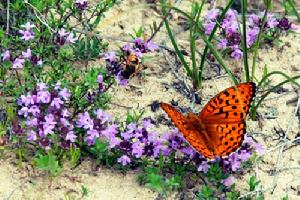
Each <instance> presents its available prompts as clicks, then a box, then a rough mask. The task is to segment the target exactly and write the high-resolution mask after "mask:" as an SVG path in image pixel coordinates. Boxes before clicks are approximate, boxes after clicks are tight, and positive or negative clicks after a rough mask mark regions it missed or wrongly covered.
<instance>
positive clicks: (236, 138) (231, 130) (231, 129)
mask: <svg viewBox="0 0 300 200" xmlns="http://www.w3.org/2000/svg"><path fill="white" fill-rule="evenodd" d="M205 129H206V131H207V132H208V134H209V136H210V138H211V142H212V143H213V144H215V146H214V154H215V155H216V156H227V155H229V154H230V153H231V152H234V151H236V150H237V149H238V148H239V147H240V146H241V144H242V142H243V140H244V135H245V132H246V124H245V122H237V123H229V124H228V123H227V124H218V123H216V124H206V125H205Z"/></svg>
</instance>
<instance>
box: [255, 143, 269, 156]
mask: <svg viewBox="0 0 300 200" xmlns="http://www.w3.org/2000/svg"><path fill="white" fill-rule="evenodd" d="M254 149H255V151H256V153H257V154H258V155H263V154H264V153H265V152H266V149H265V148H264V147H263V146H262V145H261V144H260V143H256V144H255V146H254Z"/></svg>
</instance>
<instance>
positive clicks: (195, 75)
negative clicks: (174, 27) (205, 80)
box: [170, 0, 204, 89]
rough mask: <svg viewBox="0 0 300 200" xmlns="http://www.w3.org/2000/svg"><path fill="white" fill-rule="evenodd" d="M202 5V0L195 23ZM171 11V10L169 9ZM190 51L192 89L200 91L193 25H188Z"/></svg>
mask: <svg viewBox="0 0 300 200" xmlns="http://www.w3.org/2000/svg"><path fill="white" fill-rule="evenodd" d="M203 5H204V0H203V1H202V3H201V5H200V7H199V10H197V16H196V23H198V21H199V19H200V15H201V12H202V8H203ZM170 10H171V9H170ZM190 24H191V27H190V51H191V59H192V67H193V77H192V79H193V87H194V89H197V88H198V89H200V87H201V77H199V76H198V68H197V63H196V37H195V34H196V28H195V25H194V23H192V22H191V23H190Z"/></svg>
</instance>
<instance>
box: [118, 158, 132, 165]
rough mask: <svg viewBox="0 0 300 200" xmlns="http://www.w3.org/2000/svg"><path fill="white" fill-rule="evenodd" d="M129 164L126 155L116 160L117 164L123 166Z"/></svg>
mask: <svg viewBox="0 0 300 200" xmlns="http://www.w3.org/2000/svg"><path fill="white" fill-rule="evenodd" d="M130 162H131V159H130V158H129V157H128V156H126V155H123V156H121V157H120V158H119V159H118V163H121V164H122V165H123V166H125V165H127V164H129V163H130Z"/></svg>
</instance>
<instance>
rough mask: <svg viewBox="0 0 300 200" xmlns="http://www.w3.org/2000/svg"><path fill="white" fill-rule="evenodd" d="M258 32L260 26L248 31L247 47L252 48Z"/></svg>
mask: <svg viewBox="0 0 300 200" xmlns="http://www.w3.org/2000/svg"><path fill="white" fill-rule="evenodd" d="M258 33H259V28H258V27H254V28H251V29H250V30H248V31H247V38H246V42H247V48H250V47H251V46H252V44H253V43H254V42H255V41H256V38H257V36H258Z"/></svg>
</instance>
